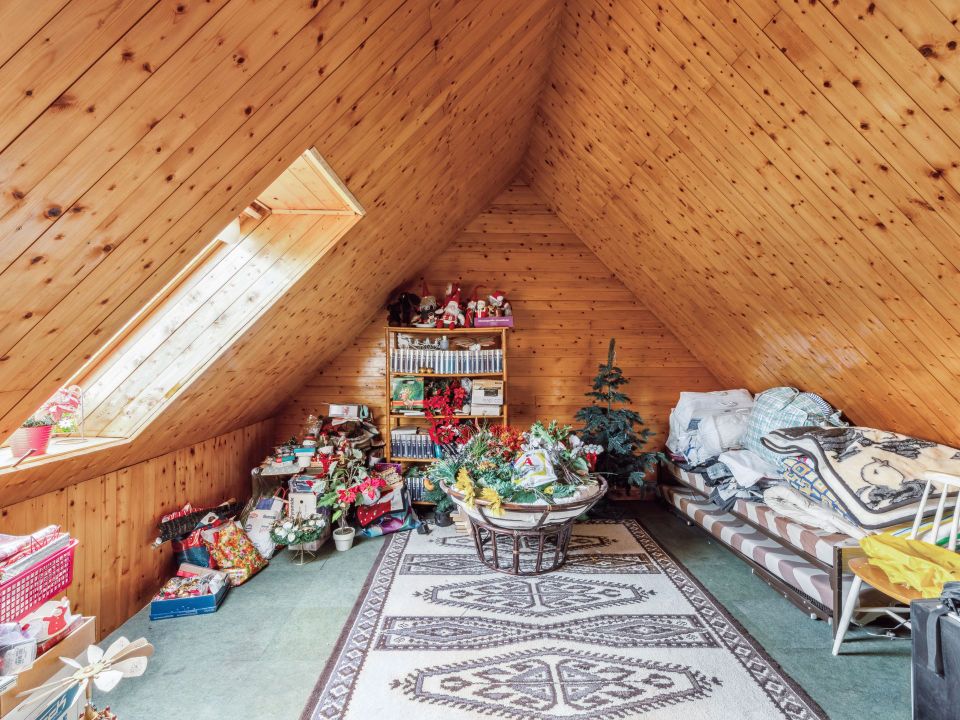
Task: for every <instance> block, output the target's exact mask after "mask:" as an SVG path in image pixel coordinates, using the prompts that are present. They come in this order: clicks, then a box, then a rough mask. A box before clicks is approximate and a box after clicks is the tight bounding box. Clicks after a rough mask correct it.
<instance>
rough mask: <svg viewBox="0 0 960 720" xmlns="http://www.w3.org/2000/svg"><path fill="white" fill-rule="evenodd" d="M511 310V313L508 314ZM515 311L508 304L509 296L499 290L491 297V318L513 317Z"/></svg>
mask: <svg viewBox="0 0 960 720" xmlns="http://www.w3.org/2000/svg"><path fill="white" fill-rule="evenodd" d="M507 310H510V312H507ZM512 314H513V310H512V309H511V308H510V303H508V302H507V296H506V295H504V294H503V293H502V292H500V291H499V290H497V291H496V292H495V293H493V294H492V295H491V296H490V316H491V317H503V316H505V315H512Z"/></svg>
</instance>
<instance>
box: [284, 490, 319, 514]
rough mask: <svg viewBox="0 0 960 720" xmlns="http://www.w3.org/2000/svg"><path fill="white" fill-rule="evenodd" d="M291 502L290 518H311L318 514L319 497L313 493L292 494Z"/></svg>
mask: <svg viewBox="0 0 960 720" xmlns="http://www.w3.org/2000/svg"><path fill="white" fill-rule="evenodd" d="M288 499H289V500H290V513H289V514H290V517H296V516H297V515H300V516H301V517H310V516H311V515H316V514H317V496H316V495H315V494H314V493H312V492H292V493H290V495H289V496H288Z"/></svg>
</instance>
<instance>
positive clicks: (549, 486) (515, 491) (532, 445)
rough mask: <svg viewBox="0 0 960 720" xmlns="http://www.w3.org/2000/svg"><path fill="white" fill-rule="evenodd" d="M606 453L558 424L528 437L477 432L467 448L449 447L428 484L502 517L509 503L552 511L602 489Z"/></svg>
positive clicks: (501, 429) (536, 428) (505, 430)
mask: <svg viewBox="0 0 960 720" xmlns="http://www.w3.org/2000/svg"><path fill="white" fill-rule="evenodd" d="M601 452H603V448H601V447H600V446H599V445H586V444H584V443H582V442H581V441H580V439H579V438H578V437H577V436H576V435H574V434H572V432H571V429H570V427H569V426H561V425H559V424H558V423H557V422H556V421H553V422H551V423H550V424H549V425H544V424H543V423H541V422H539V421H538V422H536V423H534V424H533V426H532V427H531V428H530V429H529V430H528V431H526V432H523V433H521V432H519V431H517V430H515V429H514V428H510V427H505V426H494V427H491V428H483V429H480V430H478V431H476V432H475V433H474V434H473V435H472V436H471V437H470V438H469V439H468V440H467V441H466V442H465V443H463V444H462V445H454V446H447V448H446V449H445V452H444V456H443V458H441V459H440V460H439V461H437V462H436V463H434V464H433V465H432V466H431V468H430V469H429V471H428V474H429V477H428V479H429V480H430V481H431V483H436V484H438V485H440V486H441V487H443V486H446V487H447V488H452V489H453V490H454V491H455V492H456V494H457V495H459V496H460V497H461V498H462V502H463V503H464V504H465V505H467V506H468V507H473V505H474V503H475V502H476V501H477V500H482V501H485V504H487V505H488V507H489V510H490V511H491V512H492V513H493V514H495V515H499V514H502V512H503V504H504V503H513V504H519V505H525V504H529V505H533V504H546V505H552V504H556V503H559V502H563V501H564V499H573V498H574V496H575V495H577V493H578V492H579V491H580V490H581V489H583V488H589V487H591V486H594V487H595V486H597V485H599V482H600V477H599V475H597V474H596V473H595V472H594V471H593V467H594V464H595V462H596V458H597V455H598V454H599V453H601Z"/></svg>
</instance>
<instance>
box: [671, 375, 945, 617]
mask: <svg viewBox="0 0 960 720" xmlns="http://www.w3.org/2000/svg"><path fill="white" fill-rule="evenodd" d="M748 398H750V396H749V393H747V391H745V390H732V391H723V392H720V393H683V394H682V395H681V399H680V402H679V403H678V405H677V407H676V408H675V409H674V411H673V412H672V413H671V418H670V421H671V422H670V438H669V439H668V442H667V447H668V449H669V450H670V452H671V456H672V460H673V464H672V467H671V472H672V473H673V475H674V476H675V477H676V478H677V479H679V480H680V481H681V483H682V484H683V485H686V486H687V487H686V488H683V487H679V488H678V487H665V488H664V497H665V499H666V500H667V501H668V502H669V503H671V504H672V505H674V506H675V507H676V508H677V509H678V510H680V511H681V512H682V513H683V514H685V515H687V516H688V517H690V518H691V519H692V520H694V521H695V522H697V523H698V524H700V525H702V526H703V527H704V528H706V529H707V530H708V531H709V532H711V533H712V534H713V535H715V536H716V537H717V538H718V539H720V540H721V541H723V542H724V543H725V544H727V545H730V546H731V547H733V548H734V549H736V550H738V551H739V552H741V553H742V554H743V555H745V556H746V557H747V558H748V559H750V560H752V561H753V562H754V563H756V564H757V565H759V566H761V567H763V568H764V569H766V570H768V571H769V572H771V573H772V574H773V575H775V576H777V577H779V578H781V579H783V580H784V581H785V582H786V583H787V584H788V585H790V586H792V587H794V588H797V589H799V590H800V591H801V592H802V593H803V594H804V595H806V596H807V597H809V598H811V599H813V600H814V601H815V602H816V603H818V604H819V605H822V606H823V607H825V608H827V609H832V608H833V606H834V604H835V603H836V600H835V597H834V594H833V591H832V590H831V587H833V586H832V585H831V574H832V575H834V576H835V577H833V579H832V582H833V583H834V585H835V584H836V583H837V582H838V578H837V577H836V575H837V573H836V571H835V569H833V567H832V566H833V565H834V563H835V562H836V559H835V558H836V553H835V551H836V549H837V548H838V547H839V548H844V547H856V545H857V544H858V543H857V541H858V539H859V538H862V537H865V536H867V535H869V534H872V533H876V532H893V533H894V534H906V533H908V532H909V529H910V528H909V526H910V523H911V521H912V520H913V518H914V516H915V514H916V510H917V506H918V503H919V501H920V497H921V494H922V492H923V487H924V483H923V480H922V479H921V478H922V476H923V472H924V471H926V470H939V471H942V472H948V473H957V474H960V452H958V451H957V450H955V449H954V448H949V447H946V446H944V445H939V444H937V443H933V442H929V441H925V440H918V439H917V438H912V437H908V436H905V435H900V434H897V433H893V432H885V431H881V430H875V429H872V428H864V427H850V426H848V425H847V424H846V423H844V422H843V421H842V420H841V418H840V413H839V412H838V411H837V410H835V409H834V408H832V407H831V406H830V404H829V403H827V402H826V401H825V400H823V399H822V398H820V397H819V396H817V395H814V394H813V393H802V392H799V391H798V390H796V389H794V388H786V387H783V388H772V389H771V390H767V391H766V392H763V393H760V394H759V395H758V396H757V397H756V398H755V399H752V398H750V400H749V401H748ZM731 418H735V419H731ZM718 428H719V430H718ZM737 430H739V432H737ZM932 505H933V503H931V511H932V509H933V508H932ZM761 529H762V530H761ZM776 539H782V540H783V544H780V543H778V542H777V540H776ZM939 540H940V541H941V542H944V543H945V542H946V538H940V539H939ZM794 550H795V551H796V552H794Z"/></svg>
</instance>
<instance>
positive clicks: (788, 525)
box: [659, 461, 863, 627]
mask: <svg viewBox="0 0 960 720" xmlns="http://www.w3.org/2000/svg"><path fill="white" fill-rule="evenodd" d="M659 480H660V490H661V494H662V497H663V500H664V501H665V502H666V503H667V505H668V506H669V507H670V508H671V509H672V510H674V511H675V512H676V513H677V514H678V515H680V516H681V517H683V518H684V519H685V520H687V521H688V522H692V523H696V524H697V525H700V526H701V527H703V528H704V529H705V530H706V531H707V532H709V533H710V534H711V535H713V536H714V537H715V538H716V539H717V540H719V541H720V542H722V543H723V544H724V545H727V546H728V547H729V548H730V549H732V550H733V551H734V552H735V553H737V554H738V555H739V556H741V557H742V558H743V559H744V560H746V561H747V562H748V563H749V564H750V565H751V566H752V567H753V570H754V572H755V574H756V575H757V576H758V577H760V578H761V579H763V580H764V581H765V582H767V583H768V584H769V585H770V586H771V587H773V588H774V589H776V590H777V591H778V592H780V593H782V594H783V596H784V597H786V598H787V599H789V600H790V601H791V602H793V603H794V604H795V605H797V606H798V607H799V608H801V609H803V610H804V611H806V612H808V613H809V614H811V615H812V616H815V617H817V618H820V619H821V620H829V621H833V624H834V627H836V621H839V618H840V612H841V610H842V609H843V592H844V589H845V588H847V587H849V582H850V580H851V576H850V575H849V571H848V570H845V571H843V572H841V571H840V569H841V568H846V563H848V562H849V560H850V558H854V557H862V556H863V552H862V551H861V550H860V545H859V543H858V542H857V540H856V539H855V538H851V537H850V536H848V535H842V534H839V533H829V532H827V531H824V530H819V529H817V528H813V527H810V526H807V525H803V524H801V523H799V522H797V521H795V520H791V519H790V518H787V517H784V516H782V515H779V514H777V513H776V512H774V511H773V510H772V509H771V508H770V507H769V506H767V505H765V504H763V503H759V502H750V501H747V500H741V499H738V500H737V501H736V503H735V504H734V506H733V508H731V509H730V510H729V511H724V510H722V509H721V508H719V507H718V506H717V505H715V504H714V503H712V502H710V499H709V495H710V488H709V487H708V486H707V484H706V483H705V481H704V478H703V476H702V475H701V474H698V473H693V472H688V471H686V470H683V469H682V468H680V467H678V466H677V465H676V464H675V463H673V462H670V461H665V462H663V463H661V466H660V478H659Z"/></svg>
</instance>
